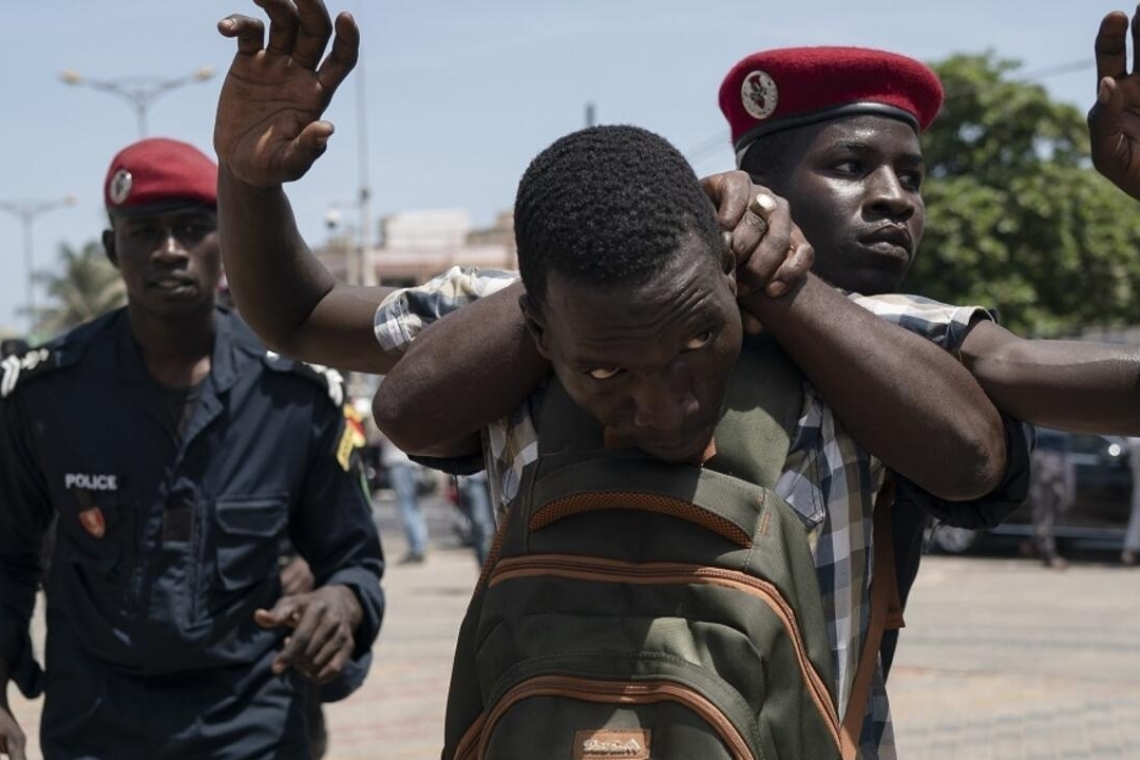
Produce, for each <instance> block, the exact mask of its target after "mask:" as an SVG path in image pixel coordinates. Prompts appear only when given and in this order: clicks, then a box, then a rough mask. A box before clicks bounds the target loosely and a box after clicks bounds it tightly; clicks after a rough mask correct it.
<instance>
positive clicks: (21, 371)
mask: <svg viewBox="0 0 1140 760" xmlns="http://www.w3.org/2000/svg"><path fill="white" fill-rule="evenodd" d="M61 366H63V362H61V361H60V353H59V351H57V350H53V349H52V348H49V347H47V346H41V347H40V348H33V349H32V350H30V351H28V352H27V353H25V354H20V355H17V354H13V355H11V356H9V357H7V358H6V359H4V360H3V361H0V398H7V397H8V396H10V395H11V394H12V391H14V390H16V386H17V385H19V384H20V383H26V382H28V381H29V380H31V379H33V378H35V377H39V376H40V375H44V374H47V373H48V372H51V371H52V370H53V369H56V368H57V367H61Z"/></svg>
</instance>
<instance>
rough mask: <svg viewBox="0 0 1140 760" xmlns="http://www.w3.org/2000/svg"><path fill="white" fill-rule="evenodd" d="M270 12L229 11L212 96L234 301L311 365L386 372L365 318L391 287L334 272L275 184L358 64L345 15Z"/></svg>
mask: <svg viewBox="0 0 1140 760" xmlns="http://www.w3.org/2000/svg"><path fill="white" fill-rule="evenodd" d="M258 4H259V5H260V6H261V7H263V8H264V9H265V11H266V13H267V14H268V16H269V19H270V26H269V38H268V43H266V41H265V27H264V24H263V23H262V22H261V20H260V19H256V18H250V17H247V16H241V15H233V16H229V17H227V18H225V19H223V20H222V21H220V22H219V23H218V31H220V32H221V33H222V34H223V35H224V36H226V37H231V38H235V39H237V45H238V49H237V54H236V55H235V56H234V60H233V63H232V64H231V65H230V70H229V73H228V74H227V76H226V81H225V84H224V85H223V86H222V92H221V95H220V97H219V101H218V113H217V119H216V121H215V125H214V149H215V150H216V151H217V153H218V164H219V172H218V231H219V235H220V238H221V245H222V256H223V258H224V260H225V265H226V274H227V278H228V280H229V284H230V288H231V291H232V293H233V297H234V302H235V303H236V304H237V306H238V308H239V309H240V310H241V313H242V316H243V317H244V318H245V319H246V321H248V322H249V324H250V326H251V327H252V328H253V329H254V331H255V332H257V334H258V335H259V336H260V337H261V339H262V340H263V341H265V343H266V345H268V346H269V347H270V348H273V349H274V350H276V351H278V352H280V353H282V354H286V355H288V356H292V357H294V358H299V359H304V360H306V361H310V362H315V363H319V364H328V365H332V366H336V367H339V368H342V369H350V370H357V371H361V372H371V373H378V374H383V373H384V372H386V371H387V370H388V369H390V368H391V366H392V365H393V364H394V362H395V360H396V358H397V356H396V355H393V354H388V353H385V352H384V351H382V350H381V348H380V346H379V345H378V344H377V343H376V340H375V338H374V337H373V332H372V320H373V316H374V314H375V311H376V307H377V306H378V305H379V304H380V302H381V301H382V300H383V298H384V296H385V295H387V294H388V292H390V291H389V290H388V289H385V288H357V287H349V286H347V285H344V284H343V283H340V282H338V281H337V280H336V279H335V278H334V277H333V276H332V275H331V274H329V272H328V270H327V269H325V267H324V266H323V265H322V264H321V263H320V262H319V261H317V259H316V257H315V256H313V254H312V252H311V251H310V250H309V248H308V246H307V245H305V241H304V240H303V239H302V238H301V235H300V233H299V232H298V231H297V225H296V223H295V221H294V219H293V212H292V209H291V208H290V206H289V200H288V199H287V198H286V197H285V192H284V190H283V189H282V185H283V184H284V183H285V182H290V181H293V180H296V179H299V178H300V177H302V176H303V175H304V174H305V172H307V171H308V170H309V167H311V166H312V164H313V162H314V161H316V159H317V158H318V157H320V155H321V154H322V153H323V152H324V151H325V148H326V146H327V144H328V140H329V137H330V136H331V135H332V133H333V125H332V124H331V123H329V122H327V121H323V120H321V115H322V114H323V113H324V110H325V108H326V107H327V106H328V104H329V102H330V101H331V100H332V97H333V94H334V93H335V92H336V89H337V87H339V86H340V84H341V82H343V81H344V79H345V77H347V76H348V73H349V72H350V71H351V70H352V68H353V66H355V65H356V57H357V50H358V47H359V44H360V33H359V30H358V29H357V27H356V22H355V21H353V19H352V16H350V15H349V14H347V13H342V14H340V15H339V16H337V19H336V28H335V32H336V34H335V37H334V38H333V43H332V50H331V51H330V52H329V54H328V56H327V57H324V60H323V61H322V57H323V56H324V51H325V47H326V46H327V45H328V42H329V38H330V36H331V35H332V32H333V23H332V21H331V20H330V18H329V14H328V10H327V9H326V8H325V5H324V3H323V2H321V0H297V2H296V4H295V5H294V3H292V2H290V0H260V2H259V3H258Z"/></svg>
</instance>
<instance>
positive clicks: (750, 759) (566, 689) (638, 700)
mask: <svg viewBox="0 0 1140 760" xmlns="http://www.w3.org/2000/svg"><path fill="white" fill-rule="evenodd" d="M545 696H551V697H569V698H571V699H578V700H581V701H584V702H600V703H604V704H634V705H645V704H654V703H657V702H676V703H678V704H681V705H684V706H685V707H687V708H689V709H690V710H692V711H693V712H695V713H696V714H697V715H699V716H700V717H701V719H702V720H704V721H705V722H706V723H708V724H709V725H710V726H712V727H713V729H715V730H716V732H717V735H718V736H720V738H721V740H722V741H723V742H724V743H725V744H726V745H727V746H728V748H729V749H730V750H731V752H732V757H733V760H756V758H755V757H754V756H753V754H752V751H751V750H750V749H749V748H748V742H747V741H746V740H745V739H744V737H743V736H741V735H740V731H739V730H738V729H737V728H736V726H734V725H733V724H732V721H730V720H729V719H728V718H727V717H725V715H724V714H723V713H722V712H721V711H720V710H719V709H717V707H716V705H714V704H713V703H712V702H710V701H709V700H708V699H706V698H705V697H703V696H702V695H701V694H699V693H697V692H696V691H693V690H692V689H688V688H685V687H684V686H681V685H679V684H677V683H674V682H672V681H637V682H628V681H595V680H590V679H586V678H575V677H572V676H538V677H536V678H531V679H528V680H526V681H523V682H522V683H520V684H518V685H517V686H515V687H514V688H512V689H511V690H510V691H508V692H507V693H506V694H504V695H503V698H502V699H500V700H499V701H498V703H497V704H496V705H495V707H494V709H492V710H491V712H490V713H489V714H488V715H487V718H486V720H485V721H483V722H482V725H481V727H480V730H479V732H478V734H472V735H471V736H470V739H471V740H473V739H475V738H476V736H477V737H478V739H479V742H478V744H475V743H474V741H471V743H470V744H469V745H468V746H467V747H462V746H461V747H459V748H458V750H457V751H456V755H455V756H456V758H457V760H460V759H461V758H467V757H472V758H475V760H482V758H484V757H485V756H486V753H487V745H488V744H489V743H490V741H491V733H492V732H493V731H494V729H495V725H496V724H497V723H498V722H499V719H500V718H502V717H503V714H504V713H505V712H506V711H507V710H509V709H510V708H511V707H513V706H514V705H515V704H517V703H518V702H521V701H522V700H524V699H529V698H531V697H545ZM464 738H465V739H467V738H468V737H464Z"/></svg>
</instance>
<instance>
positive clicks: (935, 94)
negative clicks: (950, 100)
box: [720, 47, 942, 163]
mask: <svg viewBox="0 0 1140 760" xmlns="http://www.w3.org/2000/svg"><path fill="white" fill-rule="evenodd" d="M941 106H942V83H941V82H939V81H938V76H937V75H936V74H935V73H934V72H933V71H931V70H930V69H929V68H928V67H927V66H925V65H924V64H922V63H920V62H918V61H916V60H914V59H913V58H907V57H906V56H902V55H897V54H895V53H888V52H886V51H883V50H870V49H867V48H854V47H801V48H783V49H780V50H765V51H763V52H760V53H753V54H752V55H750V56H748V57H747V58H745V59H744V60H742V61H740V62H739V63H737V64H736V65H735V66H733V67H732V70H731V71H729V72H728V76H726V77H725V78H724V82H723V83H721V86H720V110H721V111H722V112H723V113H724V117H725V118H726V119H728V124H729V127H730V128H731V130H732V144H733V147H734V148H735V149H736V158H737V163H739V162H740V160H741V159H742V158H743V157H744V153H745V151H746V150H747V149H748V147H749V146H750V145H751V144H752V143H753V142H754V141H755V140H756V139H757V138H759V137H760V136H762V135H766V134H769V133H771V132H777V131H779V130H783V129H790V128H792V127H801V126H805V125H807V124H815V123H817V122H821V121H827V120H829V119H834V118H838V117H840V116H848V115H852V114H865V113H869V114H877V115H881V116H888V117H892V118H896V119H902V120H904V121H906V122H908V123H909V124H910V125H911V126H913V127H914V128H915V130H916V131H918V132H922V131H923V130H925V129H926V128H927V127H928V126H930V122H932V121H934V117H935V116H936V115H938V109H939V108H940V107H941Z"/></svg>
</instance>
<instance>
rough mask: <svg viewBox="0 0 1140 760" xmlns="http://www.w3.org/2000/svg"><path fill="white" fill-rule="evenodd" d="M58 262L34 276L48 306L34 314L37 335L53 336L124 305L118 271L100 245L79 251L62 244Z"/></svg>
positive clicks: (84, 247) (124, 294)
mask: <svg viewBox="0 0 1140 760" xmlns="http://www.w3.org/2000/svg"><path fill="white" fill-rule="evenodd" d="M59 260H60V266H59V267H58V268H57V269H56V270H54V271H46V270H44V271H39V272H36V273H35V275H34V277H35V280H36V282H37V283H38V284H40V285H42V286H43V287H44V290H45V291H46V292H47V297H48V305H47V306H44V307H42V308H40V309H37V310H36V311H37V312H38V313H37V314H36V320H35V321H36V328H35V333H36V334H37V335H55V334H57V333H60V332H63V331H64V330H68V329H70V328H72V327H74V326H75V325H78V324H80V323H82V322H86V321H88V320H90V319H94V318H95V317H98V316H99V315H101V314H105V313H107V312H108V311H111V310H112V309H117V308H118V307H120V306H122V305H124V304H125V303H126V302H127V294H126V289H125V288H124V287H123V280H122V278H121V277H119V270H117V269H115V267H114V265H112V264H111V262H110V261H108V260H107V257H106V255H105V254H104V253H103V246H102V245H101V244H100V243H97V242H95V241H92V242H90V243H87V245H85V246H83V250H81V251H77V250H75V249H74V248H72V247H71V246H69V245H66V244H63V245H61V246H60V247H59Z"/></svg>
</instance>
